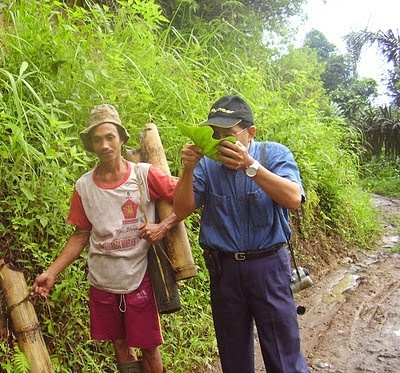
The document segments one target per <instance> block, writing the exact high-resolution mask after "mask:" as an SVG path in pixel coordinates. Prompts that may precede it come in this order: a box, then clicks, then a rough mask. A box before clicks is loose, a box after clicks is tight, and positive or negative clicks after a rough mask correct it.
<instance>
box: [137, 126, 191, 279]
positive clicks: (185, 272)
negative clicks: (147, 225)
mask: <svg viewBox="0 0 400 373" xmlns="http://www.w3.org/2000/svg"><path fill="white" fill-rule="evenodd" d="M140 154H141V158H142V159H143V161H144V162H147V163H150V164H152V165H154V166H156V167H158V168H160V169H161V170H163V171H164V172H165V173H166V174H168V175H171V172H170V170H169V166H168V162H167V158H166V156H165V153H164V149H163V146H162V142H161V139H160V136H159V134H158V130H157V126H156V125H155V124H154V123H147V124H146V131H145V132H143V133H142V139H141V146H140ZM157 210H158V214H159V217H160V219H161V220H162V219H164V218H166V217H167V216H168V215H169V214H170V213H171V211H172V206H171V204H169V203H168V202H166V201H158V204H157ZM167 252H168V257H169V259H170V261H171V265H172V267H173V268H174V270H175V271H176V272H175V278H176V280H177V281H178V280H183V279H187V278H191V277H194V276H197V268H196V266H195V264H194V260H193V256H192V251H191V248H190V243H189V239H188V236H187V233H186V228H185V225H184V223H183V221H182V222H180V223H179V224H177V225H176V226H175V227H173V228H172V229H171V230H170V231H169V232H168V234H167Z"/></svg>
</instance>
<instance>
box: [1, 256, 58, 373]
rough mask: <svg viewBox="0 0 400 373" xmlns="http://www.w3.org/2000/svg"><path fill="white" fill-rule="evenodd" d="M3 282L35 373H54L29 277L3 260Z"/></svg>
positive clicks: (16, 328)
mask: <svg viewBox="0 0 400 373" xmlns="http://www.w3.org/2000/svg"><path fill="white" fill-rule="evenodd" d="M0 268H1V270H0V282H1V286H2V288H3V292H4V295H5V299H6V303H7V306H8V312H9V314H10V317H11V320H12V323H13V329H14V333H15V335H16V337H17V341H18V346H19V348H20V350H21V351H22V352H23V353H24V354H25V356H26V358H27V360H28V361H29V364H30V372H31V373H53V372H54V368H53V366H52V364H51V361H50V356H49V353H48V351H47V348H46V344H45V342H44V339H43V336H42V333H41V331H40V327H39V322H38V319H37V316H36V313H35V309H34V308H33V305H32V303H31V302H30V301H29V291H28V287H27V284H26V281H25V277H24V275H23V273H22V272H21V271H17V270H16V269H15V268H13V267H12V266H11V265H10V264H5V263H4V260H0Z"/></svg>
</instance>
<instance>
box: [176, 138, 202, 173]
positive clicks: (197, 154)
mask: <svg viewBox="0 0 400 373" xmlns="http://www.w3.org/2000/svg"><path fill="white" fill-rule="evenodd" d="M181 158H182V161H183V164H184V166H186V167H188V168H191V169H194V168H195V167H196V165H197V163H198V162H199V161H200V159H201V158H203V150H202V149H201V148H200V147H198V146H196V145H194V144H186V145H185V146H184V147H183V149H182V156H181Z"/></svg>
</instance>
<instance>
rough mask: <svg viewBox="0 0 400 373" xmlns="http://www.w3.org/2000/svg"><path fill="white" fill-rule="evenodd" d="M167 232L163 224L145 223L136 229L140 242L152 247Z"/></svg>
mask: <svg viewBox="0 0 400 373" xmlns="http://www.w3.org/2000/svg"><path fill="white" fill-rule="evenodd" d="M167 232H168V229H167V227H166V226H165V224H163V223H162V222H161V223H158V224H156V223H146V224H144V225H142V226H141V227H139V228H138V236H139V238H140V239H142V240H146V241H147V242H149V243H150V244H152V245H154V244H156V243H157V242H158V241H160V240H161V239H162V238H163V237H164V236H165V235H166V234H167Z"/></svg>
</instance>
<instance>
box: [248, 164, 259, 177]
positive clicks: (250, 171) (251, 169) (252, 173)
mask: <svg viewBox="0 0 400 373" xmlns="http://www.w3.org/2000/svg"><path fill="white" fill-rule="evenodd" d="M256 173H257V169H256V168H254V167H252V166H250V167H249V168H248V169H247V170H246V175H247V176H248V177H253V176H255V175H256Z"/></svg>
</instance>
